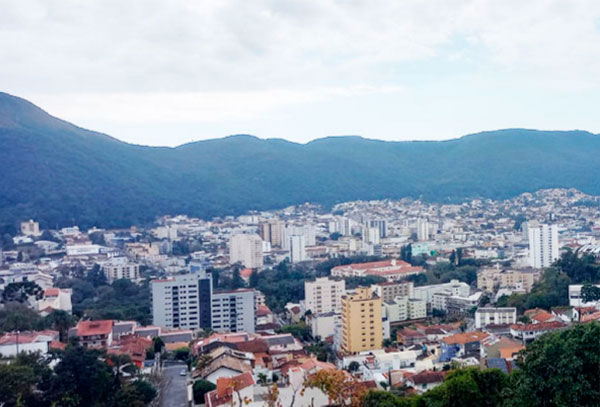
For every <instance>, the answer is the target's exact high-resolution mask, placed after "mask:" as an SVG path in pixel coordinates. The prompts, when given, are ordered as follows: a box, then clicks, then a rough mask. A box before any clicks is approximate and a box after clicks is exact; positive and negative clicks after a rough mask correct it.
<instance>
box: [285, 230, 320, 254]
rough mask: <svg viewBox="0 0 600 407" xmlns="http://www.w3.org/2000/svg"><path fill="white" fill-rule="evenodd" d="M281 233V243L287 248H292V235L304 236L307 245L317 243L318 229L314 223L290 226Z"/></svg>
mask: <svg viewBox="0 0 600 407" xmlns="http://www.w3.org/2000/svg"><path fill="white" fill-rule="evenodd" d="M281 234H282V239H281V241H282V242H281V244H282V246H283V249H286V250H289V249H290V236H297V235H301V236H304V244H305V245H306V246H314V245H316V243H317V229H316V228H315V226H314V225H303V226H288V227H286V228H284V229H283V230H282V232H281Z"/></svg>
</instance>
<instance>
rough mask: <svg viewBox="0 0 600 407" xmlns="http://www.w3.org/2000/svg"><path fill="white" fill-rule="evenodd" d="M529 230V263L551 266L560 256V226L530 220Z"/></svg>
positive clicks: (533, 265) (534, 265)
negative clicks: (540, 223)
mask: <svg viewBox="0 0 600 407" xmlns="http://www.w3.org/2000/svg"><path fill="white" fill-rule="evenodd" d="M527 232H528V235H529V265H530V266H531V267H533V268H546V267H550V266H551V265H552V263H554V261H555V260H556V259H558V257H559V254H558V226H556V225H539V224H537V223H534V222H530V223H529V224H528V226H527Z"/></svg>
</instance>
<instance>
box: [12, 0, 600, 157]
mask: <svg viewBox="0 0 600 407" xmlns="http://www.w3.org/2000/svg"><path fill="white" fill-rule="evenodd" d="M599 87H600V1H598V0H590V1H577V0H573V1H564V0H560V1H550V0H548V1H535V0H528V1H523V0H514V1H513V0H490V1H486V0H480V1H448V0H446V1H433V0H430V1H423V0H418V1H410V0H389V1H377V0H365V1H359V0H356V1H354V0H348V1H339V0H338V1H334V0H271V1H269V0H239V1H230V0H218V1H213V0H195V1H192V0H187V1H184V0H168V1H167V0H138V1H131V0H101V1H79V0H37V1H36V0H0V90H2V91H5V92H8V93H11V94H14V95H17V96H21V97H24V98H26V99H29V100H30V101H32V102H34V103H36V104H37V105H39V106H41V107H42V108H44V109H45V110H47V111H48V112H50V113H51V114H53V115H55V116H58V117H60V118H63V119H66V120H68V121H71V122H73V123H75V124H78V125H80V126H83V127H87V128H91V129H93V130H97V131H101V132H105V133H108V134H110V135H112V136H114V137H116V138H119V139H121V140H124V141H127V142H132V143H137V144H149V145H169V146H174V145H178V144H182V143H185V142H189V141H194V140H201V139H207V138H217V137H223V136H226V135H230V134H239V133H245V134H253V135H256V136H258V137H261V138H275V137H277V138H285V139H288V140H292V141H297V142H307V141H310V140H313V139H315V138H319V137H324V136H329V135H347V134H352V135H362V136H364V137H367V138H377V139H385V140H417V139H432V140H433V139H448V138H455V137H459V136H462V135H464V134H467V133H473V132H478V131H481V130H493V129H498V128H507V127H527V128H539V129H564V130H566V129H584V130H589V131H592V132H600V114H599V113H598V107H599V106H600V92H599Z"/></svg>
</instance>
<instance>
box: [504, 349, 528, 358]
mask: <svg viewBox="0 0 600 407" xmlns="http://www.w3.org/2000/svg"><path fill="white" fill-rule="evenodd" d="M523 349H525V346H514V347H512V348H501V349H500V357H501V358H502V359H507V360H510V359H513V355H514V354H516V353H519V352H520V351H522V350H523Z"/></svg>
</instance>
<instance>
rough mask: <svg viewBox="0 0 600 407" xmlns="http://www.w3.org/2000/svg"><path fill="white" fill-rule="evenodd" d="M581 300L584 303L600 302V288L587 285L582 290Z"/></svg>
mask: <svg viewBox="0 0 600 407" xmlns="http://www.w3.org/2000/svg"><path fill="white" fill-rule="evenodd" d="M581 299H582V300H583V302H594V301H598V300H600V287H596V286H595V285H592V284H590V283H586V284H584V285H583V287H582V288H581Z"/></svg>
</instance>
